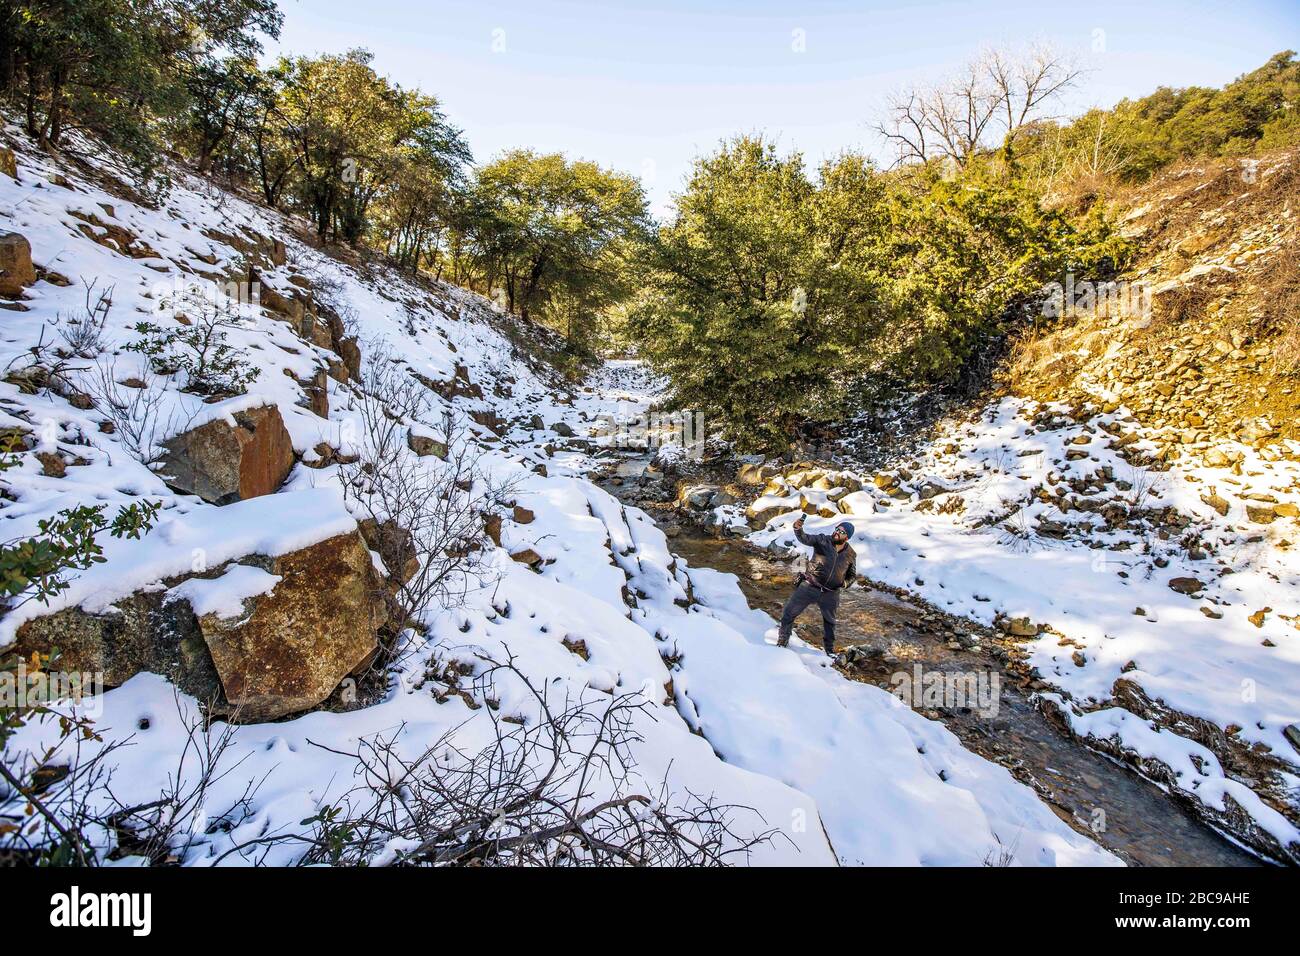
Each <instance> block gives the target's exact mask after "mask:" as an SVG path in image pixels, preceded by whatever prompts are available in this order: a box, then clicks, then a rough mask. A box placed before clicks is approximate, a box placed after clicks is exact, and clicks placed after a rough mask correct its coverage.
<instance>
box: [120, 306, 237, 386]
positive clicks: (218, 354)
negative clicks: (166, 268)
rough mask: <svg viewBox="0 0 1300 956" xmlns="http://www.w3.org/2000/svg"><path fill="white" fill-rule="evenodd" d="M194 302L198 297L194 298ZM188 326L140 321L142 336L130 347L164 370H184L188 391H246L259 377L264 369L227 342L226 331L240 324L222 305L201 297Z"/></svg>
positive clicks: (160, 371)
mask: <svg viewBox="0 0 1300 956" xmlns="http://www.w3.org/2000/svg"><path fill="white" fill-rule="evenodd" d="M190 301H196V300H195V299H191V300H190ZM196 304H197V305H198V308H197V309H194V310H193V312H194V315H193V316H189V315H187V316H186V317H187V319H188V320H189V322H190V324H189V325H181V326H180V327H178V328H163V327H161V326H159V325H157V324H156V323H153V322H139V323H137V324H136V326H135V330H136V332H138V333H140V335H141V336H142V338H141V339H140V340H139V341H138V342H133V343H131V344H130V345H128V346H126V350H127V351H129V352H139V353H140V354H141V355H144V356H145V357H146V358H148V359H149V363H150V365H151V366H152V367H153V370H154V371H155V372H157V373H158V374H159V375H175V374H177V373H178V372H184V373H185V386H184V389H183V390H184V391H187V392H193V393H194V394H196V395H242V394H244V392H246V391H247V390H248V386H249V385H250V384H251V383H252V382H254V381H255V380H256V379H257V376H258V374H259V369H257V368H256V367H254V366H253V365H250V364H249V363H248V362H246V361H245V360H244V359H243V357H242V356H241V355H240V354H239V351H238V350H237V349H235V348H234V347H233V346H231V345H230V344H228V343H227V342H226V330H227V329H232V328H237V327H238V324H239V322H238V316H237V315H236V314H235V313H234V312H232V311H230V310H228V309H225V308H222V307H221V306H220V305H219V304H216V303H212V302H206V301H196Z"/></svg>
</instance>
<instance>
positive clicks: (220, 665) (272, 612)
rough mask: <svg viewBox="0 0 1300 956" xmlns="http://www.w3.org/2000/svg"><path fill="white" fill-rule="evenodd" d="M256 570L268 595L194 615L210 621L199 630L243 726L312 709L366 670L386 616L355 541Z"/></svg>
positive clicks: (330, 543) (255, 562)
mask: <svg viewBox="0 0 1300 956" xmlns="http://www.w3.org/2000/svg"><path fill="white" fill-rule="evenodd" d="M250 563H251V566H252V567H254V568H259V569H260V570H261V571H263V572H264V575H262V576H260V579H261V580H264V581H266V582H267V584H268V585H270V590H269V591H267V592H265V593H261V594H255V595H251V596H247V597H242V599H240V600H239V601H238V604H240V605H242V607H238V606H235V604H234V602H227V605H226V606H223V605H222V602H219V601H214V602H213V603H211V604H209V605H208V606H207V607H205V606H203V605H202V604H200V605H199V606H198V607H196V611H200V610H207V612H208V613H205V614H200V615H199V617H198V624H199V629H200V631H201V632H202V634H203V639H204V641H205V642H206V644H207V647H208V650H209V651H210V652H211V654H212V661H213V664H214V665H215V666H216V669H217V673H218V675H219V676H220V678H221V686H222V689H223V690H224V691H225V700H226V704H227V705H228V707H229V708H230V709H231V711H232V712H233V713H235V714H237V715H238V717H239V718H240V719H241V720H271V719H274V718H276V717H283V716H284V715H285V714H292V713H296V712H298V711H302V710H307V709H308V708H310V707H314V706H315V705H317V704H319V703H320V702H321V701H323V700H324V699H325V698H326V697H328V696H329V695H330V694H331V693H332V692H333V691H334V689H335V688H336V687H338V685H339V683H340V681H342V680H343V678H344V677H346V676H347V675H348V674H350V673H352V672H353V671H355V670H357V668H359V667H360V666H361V665H362V664H364V663H366V661H368V660H369V659H370V658H371V657H372V655H373V654H374V653H375V652H376V650H377V649H378V642H377V640H376V637H375V632H376V631H377V630H378V628H379V627H380V626H381V625H382V624H383V623H384V622H385V621H386V620H387V611H386V609H385V605H384V602H383V600H382V597H381V594H380V589H381V585H380V582H379V579H378V575H377V573H376V572H375V569H374V565H373V563H372V562H371V560H370V552H369V550H368V549H367V548H366V546H365V542H364V541H362V539H361V536H360V534H358V533H356V532H353V533H351V534H345V535H339V536H337V537H334V538H330V539H328V540H325V541H322V542H320V543H318V544H314V545H311V546H309V547H306V548H302V549H300V550H298V551H293V552H290V553H289V554H285V555H281V556H279V557H274V558H265V557H254V558H252V559H250ZM243 566H244V565H240V566H238V567H243ZM227 574H229V571H228V572H227ZM271 578H275V579H278V580H275V581H274V582H272V581H271ZM224 580H225V576H223V577H222V578H218V579H216V582H217V583H218V584H219V583H220V582H224ZM195 583H196V582H195V581H190V582H187V586H188V591H189V593H186V594H184V595H183V596H184V597H186V598H187V599H189V600H190V602H191V603H192V604H193V603H195V596H194V594H193V585H194V584H195ZM205 583H208V582H206V581H205ZM230 583H231V585H235V584H237V583H239V582H237V581H232V582H230ZM236 597H239V595H236ZM231 612H234V614H233V616H232V615H231Z"/></svg>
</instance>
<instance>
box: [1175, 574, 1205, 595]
mask: <svg viewBox="0 0 1300 956" xmlns="http://www.w3.org/2000/svg"><path fill="white" fill-rule="evenodd" d="M1169 589H1170V590H1171V591H1177V592H1178V593H1179V594H1186V595H1188V596H1189V597H1190V596H1191V595H1194V594H1199V593H1200V592H1202V591H1204V590H1205V585H1204V584H1202V583H1201V581H1200V579H1199V578H1192V577H1179V578H1170V579H1169Z"/></svg>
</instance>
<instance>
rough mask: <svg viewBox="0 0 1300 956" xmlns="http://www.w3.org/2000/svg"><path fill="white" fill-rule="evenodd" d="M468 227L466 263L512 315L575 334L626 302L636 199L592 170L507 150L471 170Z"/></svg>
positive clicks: (634, 185) (621, 180) (618, 178)
mask: <svg viewBox="0 0 1300 956" xmlns="http://www.w3.org/2000/svg"><path fill="white" fill-rule="evenodd" d="M468 228H469V229H470V230H471V231H472V236H473V242H472V245H471V246H470V247H469V249H468V253H469V255H471V256H472V257H473V258H474V260H475V263H476V266H477V268H478V269H479V270H480V272H481V274H482V275H483V276H484V280H485V286H486V288H487V289H488V290H492V289H495V288H500V289H502V290H503V291H504V293H505V305H506V307H507V308H508V309H509V310H510V311H511V312H517V313H518V314H519V315H521V316H523V317H524V318H526V319H527V318H530V317H534V316H536V317H540V318H543V319H553V320H555V321H556V322H557V323H558V324H561V325H562V327H565V328H569V329H574V330H576V328H577V327H578V325H579V324H581V323H585V322H587V321H589V320H591V319H593V318H594V317H595V315H596V314H597V313H598V312H599V311H600V310H602V309H604V308H605V307H607V306H608V305H609V304H610V303H612V302H614V301H616V300H617V299H618V298H619V297H620V296H621V295H623V294H625V292H626V273H625V271H624V265H625V263H626V257H627V255H628V252H629V250H630V248H631V244H632V243H634V242H636V241H637V240H638V239H639V237H641V236H642V235H643V234H644V232H645V229H646V206H645V195H644V193H643V192H642V189H641V186H640V184H639V183H638V182H637V181H636V180H635V179H633V178H632V177H630V176H624V175H621V174H618V173H614V172H610V171H608V170H604V169H601V168H600V167H599V166H598V165H596V164H595V163H590V162H584V161H572V162H571V161H568V160H566V159H565V158H564V157H563V156H561V155H559V154H549V155H539V154H537V153H534V152H532V151H530V150H514V151H512V152H509V153H507V154H505V155H504V156H502V157H501V158H499V159H497V160H496V161H494V162H492V163H489V164H488V165H487V166H484V167H483V168H482V169H480V170H479V172H478V177H477V181H476V183H475V185H474V195H473V199H472V202H471V206H470V213H469V220H468Z"/></svg>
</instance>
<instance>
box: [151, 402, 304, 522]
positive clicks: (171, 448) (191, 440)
mask: <svg viewBox="0 0 1300 956" xmlns="http://www.w3.org/2000/svg"><path fill="white" fill-rule="evenodd" d="M163 444H164V448H165V449H166V456H165V457H164V459H163V462H162V473H163V475H164V477H165V478H166V480H167V483H168V484H169V485H171V486H172V487H173V488H176V489H178V490H180V491H183V492H187V493H189V494H194V495H198V496H199V497H200V498H202V499H203V500H204V501H210V502H212V503H213V504H219V505H223V504H229V503H230V502H232V501H241V500H247V499H249V498H257V497H259V496H261V495H269V494H273V493H274V492H275V491H276V490H277V489H278V488H279V487H280V485H281V484H282V483H283V482H284V479H285V478H286V477H287V476H288V474H289V471H290V469H292V468H293V461H294V458H293V443H292V442H291V441H290V439H289V432H288V430H287V429H286V428H285V427H284V419H283V418H281V416H280V410H279V409H278V408H276V407H275V406H274V405H261V406H258V407H255V408H246V409H241V410H240V411H236V412H233V413H231V414H230V415H228V416H221V417H217V418H213V419H212V420H210V421H207V422H205V423H203V424H202V425H199V426H197V427H195V428H192V429H190V430H189V431H187V432H184V433H182V434H180V435H177V436H176V437H174V438H170V439H168V440H167V441H166V442H164V443H163Z"/></svg>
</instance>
